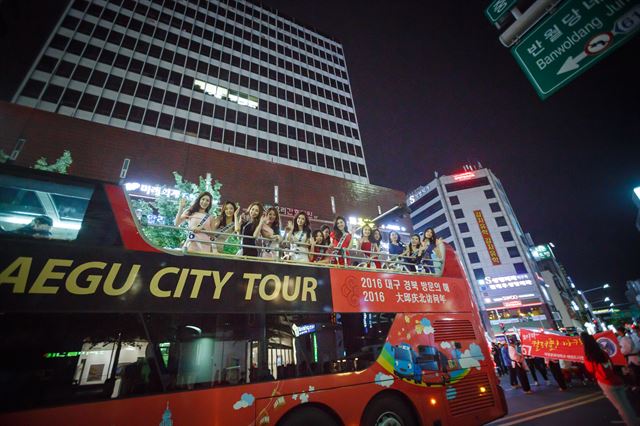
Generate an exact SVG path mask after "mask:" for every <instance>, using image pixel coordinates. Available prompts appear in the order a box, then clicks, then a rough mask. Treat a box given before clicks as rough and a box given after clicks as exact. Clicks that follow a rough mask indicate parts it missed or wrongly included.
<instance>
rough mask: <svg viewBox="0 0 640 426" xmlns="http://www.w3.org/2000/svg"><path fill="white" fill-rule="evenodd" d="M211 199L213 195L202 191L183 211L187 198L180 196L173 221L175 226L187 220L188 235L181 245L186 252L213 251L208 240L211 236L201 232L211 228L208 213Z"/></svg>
mask: <svg viewBox="0 0 640 426" xmlns="http://www.w3.org/2000/svg"><path fill="white" fill-rule="evenodd" d="M211 200H213V196H212V195H211V194H210V193H208V192H203V193H201V194H200V195H198V198H196V200H195V201H194V202H193V204H192V205H191V207H189V208H188V209H187V210H186V211H185V209H184V207H185V204H186V201H187V200H186V199H185V198H180V205H179V208H178V214H177V215H176V219H175V221H174V223H175V225H176V226H180V224H182V223H183V222H185V221H187V229H188V230H189V235H188V236H187V240H186V241H185V242H184V246H183V247H184V248H185V249H186V250H187V251H188V252H192V253H197V252H200V253H212V251H213V250H212V248H211V246H212V244H211V242H210V241H211V237H210V236H209V235H208V234H205V233H204V232H202V231H211V230H212V227H211V224H212V219H211V215H210V214H209V210H211Z"/></svg>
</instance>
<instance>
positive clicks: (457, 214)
mask: <svg viewBox="0 0 640 426" xmlns="http://www.w3.org/2000/svg"><path fill="white" fill-rule="evenodd" d="M453 215H454V216H455V217H456V219H463V218H464V212H463V211H462V210H461V209H455V210H454V211H453Z"/></svg>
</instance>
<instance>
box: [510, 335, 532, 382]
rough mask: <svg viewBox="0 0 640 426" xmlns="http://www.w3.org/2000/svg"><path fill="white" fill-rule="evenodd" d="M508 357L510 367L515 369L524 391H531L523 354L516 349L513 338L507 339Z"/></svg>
mask: <svg viewBox="0 0 640 426" xmlns="http://www.w3.org/2000/svg"><path fill="white" fill-rule="evenodd" d="M509 358H511V367H513V368H514V369H515V371H516V375H517V376H518V380H519V381H520V385H521V386H522V390H523V391H524V393H526V394H530V393H533V392H531V385H529V378H528V377H527V363H526V362H525V360H524V356H523V355H522V354H521V353H520V351H518V347H517V346H516V342H515V339H511V340H510V341H509Z"/></svg>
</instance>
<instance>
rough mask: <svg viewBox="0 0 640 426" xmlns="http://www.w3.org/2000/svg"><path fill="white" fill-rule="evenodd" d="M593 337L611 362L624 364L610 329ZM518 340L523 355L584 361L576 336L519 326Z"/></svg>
mask: <svg viewBox="0 0 640 426" xmlns="http://www.w3.org/2000/svg"><path fill="white" fill-rule="evenodd" d="M594 337H595V339H596V340H597V341H598V343H599V344H600V346H601V347H602V349H604V350H605V351H606V352H607V353H608V354H609V357H610V358H611V361H612V362H613V364H615V365H626V362H625V358H624V356H623V355H622V353H621V352H620V346H619V345H618V339H616V337H615V335H614V334H613V333H612V332H611V331H605V332H602V333H598V334H596V335H594ZM520 340H521V343H522V353H523V354H524V355H528V356H533V357H540V358H549V359H561V360H565V361H575V362H584V350H583V348H582V342H581V341H580V337H578V336H563V335H561V334H556V333H553V332H548V331H544V330H540V329H537V330H534V329H526V328H521V329H520Z"/></svg>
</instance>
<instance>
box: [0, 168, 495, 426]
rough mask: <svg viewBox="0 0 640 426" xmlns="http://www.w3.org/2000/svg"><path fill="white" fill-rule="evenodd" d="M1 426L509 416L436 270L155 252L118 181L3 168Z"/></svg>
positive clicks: (451, 262)
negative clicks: (109, 181)
mask: <svg viewBox="0 0 640 426" xmlns="http://www.w3.org/2000/svg"><path fill="white" fill-rule="evenodd" d="M0 226H1V227H2V233H1V235H0V239H1V241H0V312H1V313H2V314H1V315H0V327H1V328H0V329H2V330H3V337H2V339H0V347H1V352H2V354H3V355H2V358H3V362H2V364H0V424H6V425H85V424H93V425H146V424H149V425H158V424H160V425H163V426H169V425H173V424H176V425H185V424H192V425H200V424H213V425H259V426H260V425H289V426H290V425H305V426H310V425H358V424H362V425H383V424H384V425H387V424H393V425H446V424H456V425H464V424H466V425H475V424H483V423H486V422H489V421H491V420H493V419H496V418H499V417H501V416H503V415H505V414H506V403H505V400H504V394H503V392H502V389H501V388H500V386H499V385H498V381H497V379H496V376H495V372H494V369H493V368H494V367H493V363H492V360H491V356H490V353H489V350H488V347H487V344H486V342H485V339H484V330H483V329H482V326H481V322H480V318H479V315H478V309H477V306H476V305H475V303H474V302H473V299H472V296H471V294H470V289H469V284H468V282H467V281H466V279H465V277H464V273H463V272H462V269H461V267H460V264H459V262H458V260H457V259H456V256H455V253H454V252H453V250H452V249H451V247H449V246H445V247H444V252H445V256H444V259H443V265H442V268H433V269H434V270H436V269H437V270H439V271H441V273H440V274H439V275H438V276H436V275H435V274H423V273H408V272H397V271H392V270H368V269H363V268H352V267H348V266H347V267H345V266H337V267H336V266H330V265H318V264H312V263H307V264H303V263H294V262H279V261H267V260H265V259H257V258H248V257H240V256H202V255H190V254H188V253H182V252H178V251H171V250H164V249H161V248H157V247H154V246H152V245H151V244H149V243H148V242H147V241H146V240H145V238H144V237H143V236H142V234H141V232H140V229H139V228H138V222H137V219H136V217H135V215H133V214H132V212H131V209H130V206H129V202H128V198H127V196H126V194H125V192H124V191H123V189H122V188H121V187H119V186H117V185H114V184H110V183H104V182H97V181H92V180H87V179H82V178H76V177H70V176H62V175H55V174H49V173H45V172H37V171H33V170H25V169H19V168H13V167H8V166H3V167H2V168H1V169H0Z"/></svg>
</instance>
